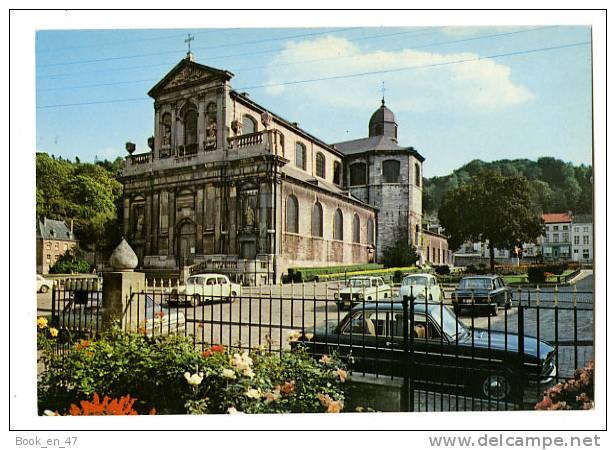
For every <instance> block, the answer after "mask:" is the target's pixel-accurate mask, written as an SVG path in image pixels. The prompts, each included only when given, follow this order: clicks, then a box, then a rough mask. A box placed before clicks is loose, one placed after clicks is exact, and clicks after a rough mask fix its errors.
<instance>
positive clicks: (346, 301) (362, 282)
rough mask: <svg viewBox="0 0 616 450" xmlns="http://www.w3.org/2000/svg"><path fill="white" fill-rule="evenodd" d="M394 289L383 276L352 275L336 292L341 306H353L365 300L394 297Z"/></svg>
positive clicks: (335, 295) (371, 300)
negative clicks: (386, 282)
mask: <svg viewBox="0 0 616 450" xmlns="http://www.w3.org/2000/svg"><path fill="white" fill-rule="evenodd" d="M392 297H393V294H392V289H391V287H390V286H389V285H388V284H385V282H384V281H383V279H382V278H381V277H369V276H364V277H360V276H358V277H351V278H350V279H349V280H348V281H347V283H346V286H345V287H344V288H342V289H340V291H339V292H336V293H335V294H334V298H335V299H336V303H337V304H338V307H339V308H343V307H347V308H348V307H351V306H353V304H357V303H361V302H363V301H367V302H374V301H377V300H383V299H388V298H392Z"/></svg>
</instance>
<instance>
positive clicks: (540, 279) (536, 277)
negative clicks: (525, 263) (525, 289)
mask: <svg viewBox="0 0 616 450" xmlns="http://www.w3.org/2000/svg"><path fill="white" fill-rule="evenodd" d="M527 274H528V282H529V283H531V284H538V283H545V278H546V271H545V266H542V265H537V266H529V267H528V272H527Z"/></svg>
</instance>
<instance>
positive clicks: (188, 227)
mask: <svg viewBox="0 0 616 450" xmlns="http://www.w3.org/2000/svg"><path fill="white" fill-rule="evenodd" d="M196 242H197V239H196V228H195V224H194V223H192V222H184V223H183V224H182V225H181V226H180V229H179V232H178V246H177V251H178V260H179V263H180V267H184V266H187V265H191V264H192V263H193V262H194V259H195V246H196Z"/></svg>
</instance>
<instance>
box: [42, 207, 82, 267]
mask: <svg viewBox="0 0 616 450" xmlns="http://www.w3.org/2000/svg"><path fill="white" fill-rule="evenodd" d="M77 244H78V241H77V238H75V234H74V233H73V222H72V221H71V224H70V227H69V226H67V225H66V223H65V222H64V221H63V220H51V219H48V218H46V217H45V218H44V219H43V220H42V221H40V220H39V221H37V224H36V272H37V273H40V274H47V273H49V269H50V268H51V267H52V266H53V265H54V264H55V262H56V261H57V260H58V259H59V258H60V256H62V255H63V254H64V253H65V252H66V251H67V250H69V249H72V248H74V247H76V246H77Z"/></svg>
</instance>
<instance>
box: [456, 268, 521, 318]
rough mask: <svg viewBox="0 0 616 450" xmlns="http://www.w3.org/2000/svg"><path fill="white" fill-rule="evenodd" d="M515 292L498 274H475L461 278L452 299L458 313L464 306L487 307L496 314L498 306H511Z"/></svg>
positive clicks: (491, 312)
mask: <svg viewBox="0 0 616 450" xmlns="http://www.w3.org/2000/svg"><path fill="white" fill-rule="evenodd" d="M512 297H513V293H512V291H511V288H510V287H509V286H507V285H506V284H505V282H504V281H503V279H502V278H501V277H499V276H498V275H475V276H468V277H464V278H462V279H461V280H460V283H459V284H458V287H457V288H456V290H455V291H454V293H453V295H452V297H451V301H452V303H453V309H454V312H455V313H456V314H459V313H460V311H461V310H462V308H464V307H471V308H474V309H477V308H478V309H487V310H488V311H489V312H490V314H492V315H493V316H495V315H496V314H497V313H498V308H499V307H503V308H507V309H509V308H511V299H512Z"/></svg>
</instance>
